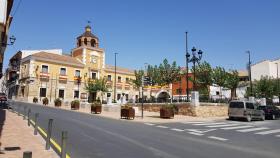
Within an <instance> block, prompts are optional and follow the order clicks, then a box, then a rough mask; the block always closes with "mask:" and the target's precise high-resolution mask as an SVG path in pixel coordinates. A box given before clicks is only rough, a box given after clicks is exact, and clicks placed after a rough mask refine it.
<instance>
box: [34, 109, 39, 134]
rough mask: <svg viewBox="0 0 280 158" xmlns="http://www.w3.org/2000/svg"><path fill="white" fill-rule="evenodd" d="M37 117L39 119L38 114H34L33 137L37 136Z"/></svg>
mask: <svg viewBox="0 0 280 158" xmlns="http://www.w3.org/2000/svg"><path fill="white" fill-rule="evenodd" d="M38 117H39V113H35V119H34V122H35V125H34V135H37V133H38V123H37V121H38Z"/></svg>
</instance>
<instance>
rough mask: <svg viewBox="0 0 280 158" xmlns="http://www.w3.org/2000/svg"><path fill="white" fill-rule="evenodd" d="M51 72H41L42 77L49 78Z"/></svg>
mask: <svg viewBox="0 0 280 158" xmlns="http://www.w3.org/2000/svg"><path fill="white" fill-rule="evenodd" d="M49 77H50V74H49V73H47V72H40V78H49Z"/></svg>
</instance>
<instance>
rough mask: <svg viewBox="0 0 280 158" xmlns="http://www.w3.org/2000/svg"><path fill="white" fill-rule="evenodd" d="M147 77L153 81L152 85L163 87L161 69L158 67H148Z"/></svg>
mask: <svg viewBox="0 0 280 158" xmlns="http://www.w3.org/2000/svg"><path fill="white" fill-rule="evenodd" d="M147 76H148V77H149V78H150V79H151V81H152V82H151V83H152V85H153V86H154V85H159V86H163V84H164V83H163V80H162V78H161V75H160V71H159V68H158V67H157V65H155V66H152V65H148V68H147Z"/></svg>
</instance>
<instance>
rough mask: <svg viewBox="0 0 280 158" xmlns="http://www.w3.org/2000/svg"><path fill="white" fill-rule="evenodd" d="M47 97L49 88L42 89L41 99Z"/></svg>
mask: <svg viewBox="0 0 280 158" xmlns="http://www.w3.org/2000/svg"><path fill="white" fill-rule="evenodd" d="M46 96H47V88H40V97H46Z"/></svg>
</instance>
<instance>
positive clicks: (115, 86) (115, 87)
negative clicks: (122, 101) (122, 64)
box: [114, 53, 118, 102]
mask: <svg viewBox="0 0 280 158" xmlns="http://www.w3.org/2000/svg"><path fill="white" fill-rule="evenodd" d="M117 54H118V53H115V82H114V83H115V85H114V102H116V94H117V93H116V89H117Z"/></svg>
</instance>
